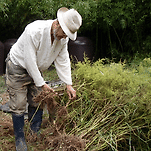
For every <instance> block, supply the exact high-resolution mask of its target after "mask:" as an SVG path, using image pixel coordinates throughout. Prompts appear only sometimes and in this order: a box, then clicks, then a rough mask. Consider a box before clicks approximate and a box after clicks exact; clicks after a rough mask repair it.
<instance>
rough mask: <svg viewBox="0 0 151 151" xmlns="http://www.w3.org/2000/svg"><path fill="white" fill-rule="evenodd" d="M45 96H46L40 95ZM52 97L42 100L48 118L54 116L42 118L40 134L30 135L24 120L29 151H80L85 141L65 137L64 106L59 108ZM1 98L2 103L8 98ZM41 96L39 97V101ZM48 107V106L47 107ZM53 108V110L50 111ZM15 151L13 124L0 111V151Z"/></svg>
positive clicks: (65, 110)
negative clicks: (45, 105)
mask: <svg viewBox="0 0 151 151" xmlns="http://www.w3.org/2000/svg"><path fill="white" fill-rule="evenodd" d="M41 95H44V96H46V94H41ZM52 96H53V95H50V96H47V97H45V98H46V99H43V101H44V102H43V104H42V105H43V106H44V104H45V103H46V104H47V109H48V113H49V116H55V120H54V119H53V118H51V117H50V118H49V116H46V117H43V122H42V126H41V133H40V134H39V135H38V136H37V135H35V134H31V133H30V130H29V121H28V119H25V129H24V131H25V137H26V142H27V146H28V150H29V151H48V150H51V151H82V150H84V148H85V141H84V140H83V139H81V138H80V137H77V136H74V135H67V134H66V131H65V125H67V124H68V125H69V123H67V122H68V120H69V118H70V117H69V116H68V111H67V109H66V107H65V106H59V105H58V104H57V103H56V102H55V99H53V97H52ZM0 97H1V98H3V103H5V102H7V101H8V99H9V97H8V95H7V94H6V93H4V94H2V95H1V96H0ZM41 97H42V96H39V97H38V98H39V100H38V99H37V98H36V99H35V101H36V102H38V101H40V100H41ZM48 105H49V106H48ZM52 108H53V110H51V109H52ZM70 124H71V125H70V128H72V127H74V124H73V123H72V122H70ZM10 150H11V151H15V138H14V131H13V124H12V119H11V114H8V113H4V112H2V111H0V151H10Z"/></svg>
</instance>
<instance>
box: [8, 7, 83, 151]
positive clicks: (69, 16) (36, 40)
mask: <svg viewBox="0 0 151 151" xmlns="http://www.w3.org/2000/svg"><path fill="white" fill-rule="evenodd" d="M81 24H82V17H81V16H80V14H79V13H78V12H77V11H76V10H74V9H70V10H68V9H67V8H65V7H62V8H60V9H59V10H58V12H57V19H56V20H45V21H44V20H38V21H35V22H33V23H31V24H29V25H27V27H26V28H25V30H24V32H23V33H22V35H21V36H20V37H19V39H18V40H17V42H16V43H15V44H14V45H13V47H12V48H11V50H10V53H9V55H8V57H7V59H6V84H7V87H8V92H9V96H10V102H9V107H10V110H11V112H12V120H13V126H14V134H15V140H16V150H17V151H19V150H21V151H26V150H27V146H26V143H25V137H24V131H23V128H24V112H25V110H26V104H27V102H28V104H29V106H28V119H29V120H30V119H32V122H31V125H30V127H31V130H32V131H33V132H34V133H38V131H39V129H40V126H41V123H42V114H43V110H42V109H38V111H36V109H37V108H36V107H37V106H38V104H36V103H34V102H33V100H32V98H33V97H34V96H36V95H37V94H38V93H39V92H41V91H43V90H51V91H53V89H52V88H50V87H49V86H48V85H47V84H46V83H45V81H44V79H43V77H42V74H41V73H42V71H44V70H46V69H48V67H49V66H50V65H51V64H52V63H53V62H54V64H55V67H56V71H57V74H58V76H59V78H60V79H61V80H62V81H63V82H65V83H66V84H67V93H68V95H69V99H75V97H76V91H75V90H74V89H73V87H72V79H71V67H70V59H69V54H68V51H67V44H68V40H69V38H70V39H71V40H75V39H76V37H77V30H78V29H79V28H80V26H81ZM35 111H36V114H35V115H34V113H35ZM33 115H34V117H33ZM32 117H33V118H32Z"/></svg>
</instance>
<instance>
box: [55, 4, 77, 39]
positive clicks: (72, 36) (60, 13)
mask: <svg viewBox="0 0 151 151" xmlns="http://www.w3.org/2000/svg"><path fill="white" fill-rule="evenodd" d="M68 10H69V9H67V8H66V7H62V8H60V9H59V10H58V11H57V18H58V21H59V24H60V26H61V28H62V30H63V31H64V32H65V34H66V35H67V36H68V37H69V38H70V39H71V40H76V38H77V31H76V32H75V33H72V32H71V31H70V30H69V29H68V27H67V26H66V24H65V22H64V19H63V14H64V13H65V12H67V11H68Z"/></svg>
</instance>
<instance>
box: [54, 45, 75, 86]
mask: <svg viewBox="0 0 151 151" xmlns="http://www.w3.org/2000/svg"><path fill="white" fill-rule="evenodd" d="M54 64H55V67H56V71H57V74H58V76H59V78H60V79H61V80H62V81H63V82H65V83H66V84H68V85H72V78H71V65H70V58H69V53H68V50H67V43H65V44H64V45H63V48H62V50H61V51H60V53H59V55H58V56H57V58H56V59H55V61H54Z"/></svg>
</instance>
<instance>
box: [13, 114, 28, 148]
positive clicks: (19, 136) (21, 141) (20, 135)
mask: <svg viewBox="0 0 151 151" xmlns="http://www.w3.org/2000/svg"><path fill="white" fill-rule="evenodd" d="M12 120H13V127H14V134H15V142H16V151H27V146H26V142H25V136H24V115H23V114H22V115H16V114H14V113H12Z"/></svg>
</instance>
